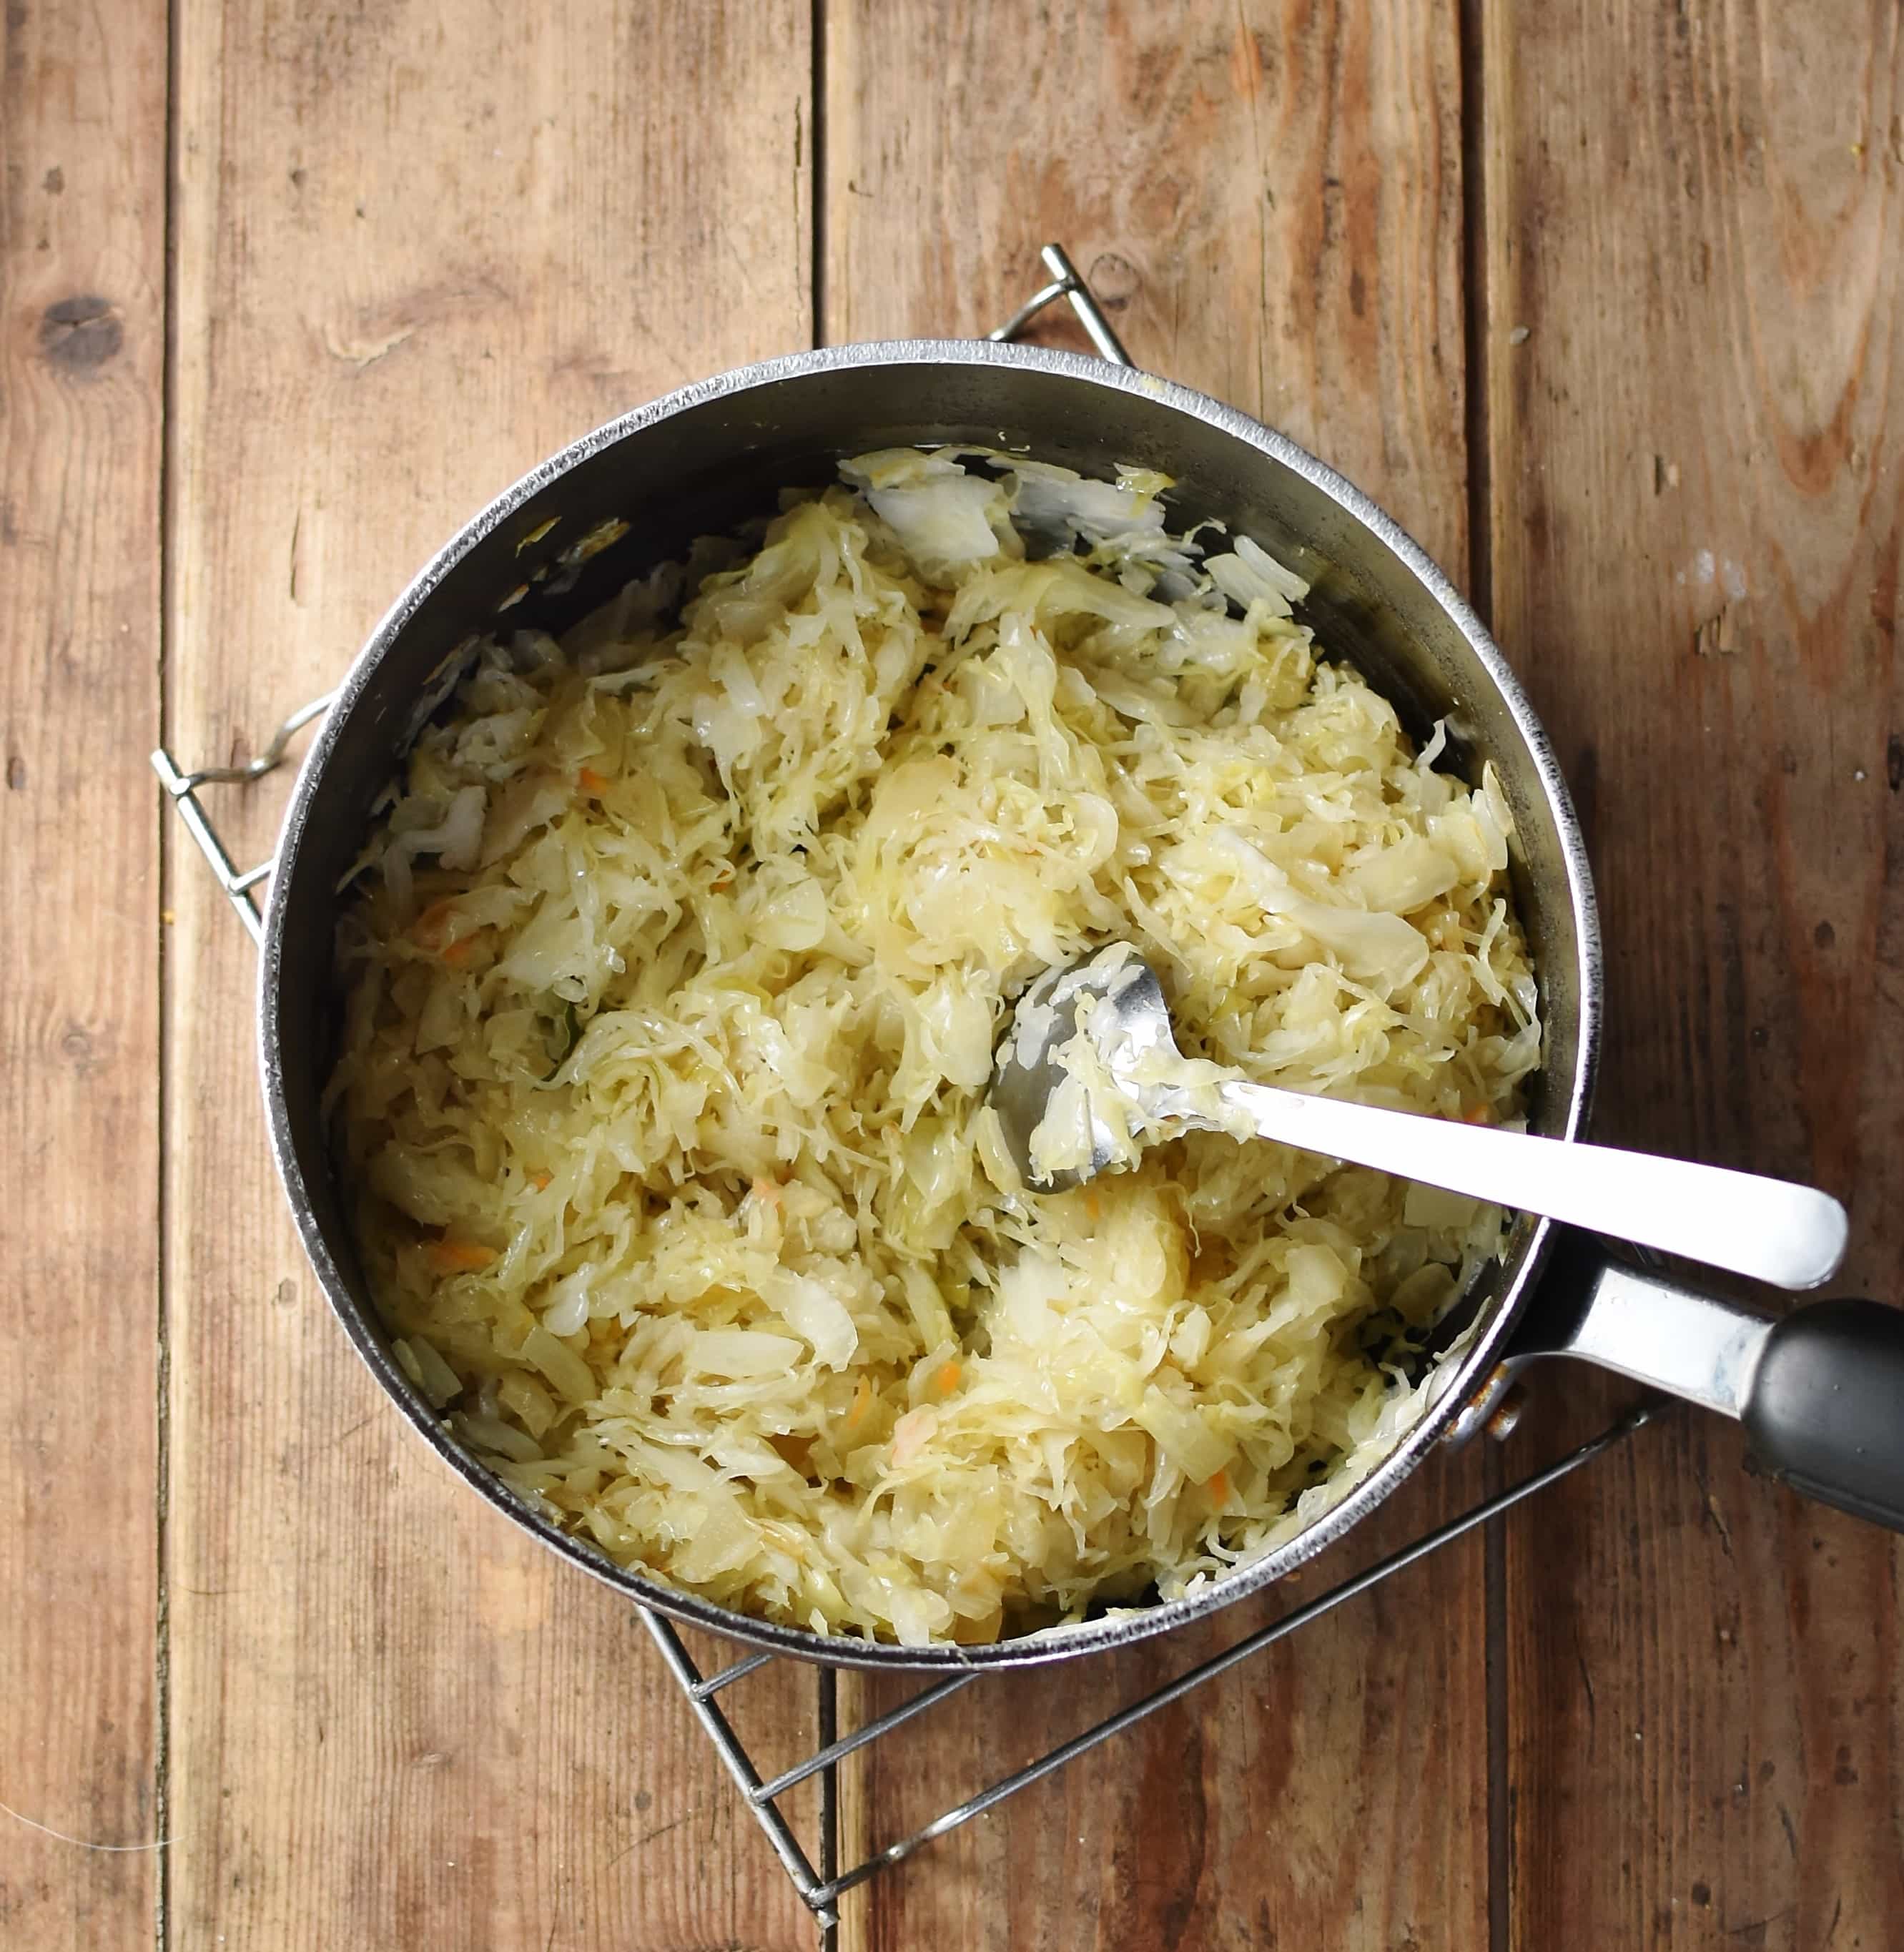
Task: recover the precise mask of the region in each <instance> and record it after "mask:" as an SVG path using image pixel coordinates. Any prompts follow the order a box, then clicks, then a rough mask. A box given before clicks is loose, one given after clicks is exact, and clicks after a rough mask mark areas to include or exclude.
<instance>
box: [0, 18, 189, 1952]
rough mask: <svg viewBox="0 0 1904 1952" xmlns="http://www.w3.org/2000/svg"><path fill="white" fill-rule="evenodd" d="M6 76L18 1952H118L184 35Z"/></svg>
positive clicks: (3, 1819)
mask: <svg viewBox="0 0 1904 1952" xmlns="http://www.w3.org/2000/svg"><path fill="white" fill-rule="evenodd" d="M0 51H3V52H0V296H4V299H5V305H4V312H3V314H0V646H4V647H5V648H4V650H0V747H4V752H0V768H4V785H0V912H3V913H4V914H5V917H6V947H5V961H6V972H7V973H6V975H5V981H0V1158H4V1159H5V1161H6V1162H7V1182H8V1184H7V1194H6V1199H5V1205H4V1207H0V1290H4V1294H5V1306H4V1307H0V1460H4V1461H0V1481H4V1482H5V1487H6V1510H5V1518H4V1519H0V1592H4V1593H5V1594H7V1595H8V1602H9V1603H8V1606H6V1608H5V1617H4V1619H0V1676H4V1683H3V1684H0V1798H4V1799H5V1806H6V1807H5V1809H4V1810H0V1939H4V1940H5V1941H6V1943H7V1944H10V1945H20V1946H32V1947H36V1948H42V1947H43V1948H45V1952H58V1948H64V1947H72V1948H74V1952H78V1948H81V1947H83V1948H85V1949H86V1952H94V1948H98V1952H114V1948H119V1947H145V1946H148V1945H149V1944H151V1943H152V1932H153V1921H154V1915H155V1901H156V1897H157V1891H158V1875H159V1868H160V1856H159V1853H158V1850H156V1849H155V1847H154V1846H155V1841H156V1840H157V1838H158V1825H159V1821H160V1810H159V1806H158V1781H157V1774H156V1767H157V1719H156V1715H155V1675H156V1672H157V1666H156V1656H157V1625H158V1542H157V1541H158V1529H157V1505H156V1500H155V1487H156V1484H157V1433H158V1421H157V1416H156V1408H155V1406H156V1403H157V1397H158V1372H157V1356H158V1338H157V1334H156V1330H155V1307H156V1303H157V1299H158V1244H157V1243H158V1191H157V1189H158V1130H157V1125H158V1117H157V1113H158V1096H157V1078H158V990H159V984H158V954H157V950H156V947H155V944H156V943H157V940H158V927H159V921H158V906H159V889H158V824H157V820H156V818H155V810H154V807H153V799H152V775H151V773H150V772H149V770H148V769H147V768H146V765H145V754H146V753H147V752H148V751H149V750H150V749H151V746H152V737H153V734H154V731H155V728H156V727H157V724H158V665H159V643H158V621H159V532H158V480H159V427H160V421H161V411H162V407H161V394H162V389H163V374H164V345H165V322H164V264H165V167H164V142H165V22H164V13H163V10H162V9H161V11H158V13H157V14H155V13H154V12H153V11H152V10H151V9H150V8H145V9H137V8H127V9H122V10H120V14H119V15H118V16H117V17H115V18H114V19H113V20H110V21H108V20H104V19H102V17H100V16H99V15H98V14H94V13H86V14H80V13H77V12H74V11H70V10H62V9H60V8H50V7H41V6H38V5H12V6H9V7H8V8H7V9H6V11H5V21H4V25H3V26H0ZM72 891H78V892H77V893H74V892H72ZM41 1825H45V1826H48V1828H51V1829H52V1830H55V1831H58V1832H61V1833H63V1834H62V1835H58V1836H55V1835H48V1834H47V1829H46V1828H39V1827H37V1826H41Z"/></svg>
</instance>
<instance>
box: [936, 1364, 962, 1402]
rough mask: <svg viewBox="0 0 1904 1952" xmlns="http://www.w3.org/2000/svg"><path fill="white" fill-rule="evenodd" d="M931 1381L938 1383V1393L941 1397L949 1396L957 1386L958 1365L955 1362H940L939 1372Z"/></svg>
mask: <svg viewBox="0 0 1904 1952" xmlns="http://www.w3.org/2000/svg"><path fill="white" fill-rule="evenodd" d="M933 1381H934V1382H935V1383H936V1384H938V1386H939V1394H940V1395H941V1396H942V1397H949V1396H950V1395H951V1394H952V1391H953V1390H955V1389H957V1388H958V1364H957V1363H956V1362H942V1363H941V1364H940V1365H939V1373H938V1375H936V1376H935V1377H933Z"/></svg>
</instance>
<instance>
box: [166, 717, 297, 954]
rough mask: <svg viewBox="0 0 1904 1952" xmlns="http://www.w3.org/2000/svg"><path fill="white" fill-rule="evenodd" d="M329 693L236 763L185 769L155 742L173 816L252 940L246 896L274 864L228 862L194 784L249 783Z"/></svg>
mask: <svg viewBox="0 0 1904 1952" xmlns="http://www.w3.org/2000/svg"><path fill="white" fill-rule="evenodd" d="M330 699H331V694H330V693H325V695H324V696H323V697H322V698H314V699H312V700H311V702H310V703H309V704H308V705H300V706H299V708H298V709H297V710H296V711H295V712H292V715H290V717H289V718H287V719H286V720H285V721H284V722H283V724H281V725H280V726H279V727H278V728H277V730H276V731H275V732H274V733H273V734H271V737H270V743H268V744H267V746H265V748H264V751H263V752H261V753H260V754H259V755H258V757H257V758H256V759H250V760H248V761H246V762H245V764H244V765H242V766H201V767H200V768H199V769H198V771H196V772H191V773H188V772H186V771H182V770H181V768H180V766H179V765H178V763H177V761H176V760H174V759H173V757H172V755H171V754H170V752H167V750H166V749H165V748H164V746H160V747H159V749H158V751H157V752H154V753H153V755H152V770H153V771H154V772H155V773H157V774H158V777H159V783H160V784H161V786H163V787H164V789H165V791H166V793H167V797H168V798H170V800H171V802H172V804H173V805H174V806H175V807H176V808H177V809H178V815H179V818H180V819H181V820H182V821H184V822H185V828H186V832H187V833H188V834H190V835H191V837H192V839H193V840H195V842H196V843H198V848H199V852H200V853H201V854H202V855H203V856H205V859H206V861H207V862H208V864H209V865H210V866H211V871H212V874H214V877H216V878H217V883H218V885H219V886H220V887H221V888H223V889H224V891H225V899H227V901H229V902H230V903H231V905H232V907H233V909H235V910H236V912H237V915H238V918H239V921H242V923H243V924H245V932H246V934H249V936H250V937H251V939H252V941H253V942H254V943H258V944H260V945H261V944H262V943H263V942H264V921H263V920H262V919H261V917H260V916H259V915H258V905H257V904H256V903H255V902H254V901H253V900H252V893H251V891H252V889H254V888H255V887H258V885H259V884H261V883H262V882H263V881H265V880H266V879H267V877H268V876H269V875H270V873H271V871H272V870H273V869H274V868H276V867H277V857H276V856H273V857H272V859H270V860H268V861H261V862H259V863H258V865H257V866H256V867H255V868H242V869H240V868H236V867H234V866H233V865H232V859H231V856H230V855H229V854H228V853H227V852H226V851H225V843H224V842H223V841H222V840H220V839H219V837H218V832H217V828H215V827H214V826H213V825H212V824H211V819H210V818H209V817H208V815H207V814H206V812H205V809H204V808H203V807H202V806H199V787H211V786H249V784H251V783H252V780H260V779H262V778H263V777H264V775H265V774H267V773H268V772H270V771H274V769H275V768H277V767H278V766H279V765H282V764H283V759H284V750H285V748H286V746H288V745H289V743H291V740H292V736H293V735H294V734H296V733H298V732H300V731H302V730H303V728H304V727H305V726H307V725H308V724H310V723H311V721H312V720H313V719H314V718H317V717H318V716H320V715H321V714H322V713H324V712H327V711H328V710H329V709H330Z"/></svg>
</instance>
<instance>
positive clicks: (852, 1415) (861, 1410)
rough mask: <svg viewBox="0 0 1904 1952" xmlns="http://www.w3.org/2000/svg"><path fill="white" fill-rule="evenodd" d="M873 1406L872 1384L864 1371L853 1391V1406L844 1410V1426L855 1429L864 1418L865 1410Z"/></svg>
mask: <svg viewBox="0 0 1904 1952" xmlns="http://www.w3.org/2000/svg"><path fill="white" fill-rule="evenodd" d="M872 1406H873V1385H872V1384H871V1381H869V1380H868V1378H867V1377H866V1375H865V1374H864V1372H861V1375H860V1378H859V1382H858V1386H857V1387H855V1390H854V1391H853V1406H852V1409H849V1411H847V1412H846V1428H848V1429H849V1430H857V1429H858V1428H859V1426H860V1425H861V1424H862V1423H863V1422H864V1421H865V1420H866V1412H868V1410H869V1409H871V1408H872Z"/></svg>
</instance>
